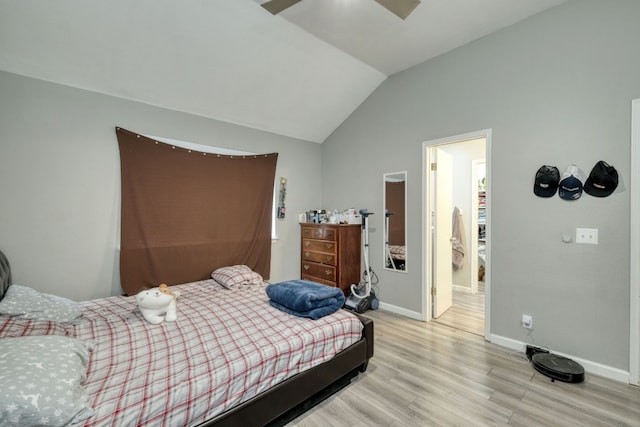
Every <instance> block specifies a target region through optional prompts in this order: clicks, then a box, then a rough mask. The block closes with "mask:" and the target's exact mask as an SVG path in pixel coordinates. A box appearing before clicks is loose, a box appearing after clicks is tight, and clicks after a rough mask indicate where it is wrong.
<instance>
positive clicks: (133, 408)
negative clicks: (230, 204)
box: [0, 252, 373, 427]
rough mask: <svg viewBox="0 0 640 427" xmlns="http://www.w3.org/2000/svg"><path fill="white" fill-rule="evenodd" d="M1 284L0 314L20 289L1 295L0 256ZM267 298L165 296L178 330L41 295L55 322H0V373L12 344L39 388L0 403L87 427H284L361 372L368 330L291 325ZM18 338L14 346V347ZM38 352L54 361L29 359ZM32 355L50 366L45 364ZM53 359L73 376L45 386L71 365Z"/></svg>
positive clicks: (342, 322)
mask: <svg viewBox="0 0 640 427" xmlns="http://www.w3.org/2000/svg"><path fill="white" fill-rule="evenodd" d="M0 279H1V280H2V281H1V282H0V285H1V286H0V297H2V296H5V294H6V296H7V297H6V298H4V299H3V300H2V301H0V305H2V304H4V305H7V304H8V303H9V302H10V301H9V302H8V300H9V299H10V298H9V295H15V294H16V293H17V291H16V290H18V289H22V288H23V287H22V286H20V285H16V284H14V285H12V286H11V287H10V286H9V285H11V270H10V268H9V263H8V261H7V259H6V258H5V257H4V255H3V254H2V253H1V252H0ZM265 286H266V285H265V284H263V283H260V284H242V285H239V286H236V287H234V288H232V289H228V288H226V287H223V286H221V285H220V283H218V282H216V281H215V280H213V279H210V280H203V281H198V282H193V283H188V284H182V285H176V286H172V287H171V288H172V289H174V290H178V291H179V292H180V297H179V298H178V301H177V302H178V319H177V320H176V321H175V322H164V323H161V324H159V325H152V324H150V323H148V322H146V321H145V320H144V319H143V318H142V316H141V314H140V312H139V311H138V310H137V309H136V304H135V296H130V297H126V296H114V297H109V298H100V299H96V300H91V301H85V302H80V303H73V302H69V301H66V300H64V299H61V298H59V297H54V296H50V295H46V294H38V295H39V296H40V297H45V298H54V301H55V303H56V304H62V308H61V309H60V310H58V311H57V312H55V313H54V315H55V316H61V317H60V318H56V320H41V319H37V318H25V317H24V316H7V315H0V373H1V372H2V366H3V365H2V363H3V360H5V359H7V358H11V357H13V356H12V355H11V351H10V350H12V349H13V347H14V344H15V343H20V344H21V345H25V346H26V347H24V348H22V349H21V351H23V352H25V351H26V354H27V355H28V356H23V357H19V356H18V359H16V360H17V361H16V362H15V363H16V364H20V363H24V364H26V371H27V372H31V374H34V376H35V375H36V374H38V377H37V378H29V379H28V380H27V381H26V383H29V382H34V383H37V382H38V381H40V380H46V381H47V383H46V384H44V385H38V386H32V387H31V389H30V391H20V392H19V393H18V392H14V393H13V395H12V396H10V395H9V393H8V392H7V393H3V390H8V389H9V388H8V387H7V386H6V384H4V385H3V384H0V398H1V399H3V400H5V399H9V398H14V399H17V400H19V402H18V403H19V404H25V405H29V404H35V406H39V409H42V410H44V409H45V408H48V407H50V406H51V407H52V408H53V411H58V412H61V411H62V410H63V409H66V408H65V405H66V404H67V403H68V402H74V405H75V406H73V405H72V406H71V408H70V409H69V411H70V412H69V413H70V414H71V415H68V414H67V415H66V416H67V419H66V420H67V422H68V423H70V424H72V425H83V426H87V427H89V426H107V425H158V426H183V425H184V426H238V425H242V426H262V425H282V424H285V423H286V422H288V421H290V420H291V419H293V418H295V417H296V416H297V415H299V414H300V413H302V412H304V411H305V410H307V409H308V408H310V407H311V406H313V405H314V404H316V403H317V402H319V401H321V400H322V399H324V398H326V397H327V396H328V395H330V394H332V393H334V392H336V391H337V390H339V389H341V388H342V387H344V386H346V385H348V384H349V382H350V380H351V379H352V378H354V377H355V376H357V375H358V374H359V373H360V372H364V371H365V370H366V368H367V364H368V361H369V358H370V357H372V356H373V322H372V321H371V320H368V319H366V318H363V317H359V316H357V315H356V314H353V313H351V312H348V311H345V310H338V311H337V312H336V313H334V314H331V315H329V316H325V317H322V318H321V319H318V320H311V319H305V318H301V317H297V316H292V315H290V314H287V313H284V312H282V311H280V310H277V309H275V308H273V307H271V306H270V305H269V303H268V297H267V296H266V293H265V291H264V289H265ZM29 292H31V291H29ZM34 292H37V291H34ZM12 298H13V296H12ZM56 298H58V299H56ZM48 301H50V300H48ZM47 304H48V303H47ZM65 304H66V305H65ZM56 307H57V306H56ZM67 309H68V310H69V311H71V315H69V314H68V313H67V312H66V311H65V310H67ZM73 309H75V310H78V309H79V310H80V314H79V315H78V313H77V312H75V313H74V312H73ZM61 313H62V314H61ZM65 315H66V316H67V318H64V316H65ZM18 337H21V338H23V339H20V340H15V339H12V338H18ZM61 343H63V344H61ZM9 344H11V345H9ZM29 346H32V347H29ZM35 346H39V347H35ZM46 346H51V348H55V351H52V352H49V350H42V351H40V350H38V351H33V350H29V349H34V348H38V349H45V348H48V347H46ZM18 350H20V349H18ZM16 351H17V350H16ZM38 352H40V353H42V354H43V355H44V354H46V355H47V356H46V357H45V358H44V360H43V358H40V359H38V357H37V356H38V355H37V354H35V353H38ZM58 352H61V353H64V352H67V354H66V356H65V355H61V357H71V356H72V358H73V360H74V361H75V365H77V366H76V368H77V369H76V371H77V372H75V373H73V375H71V376H69V377H65V376H64V375H65V374H64V373H63V374H61V375H62V377H63V378H58V377H55V381H52V380H51V379H50V378H47V377H48V376H49V375H54V373H55V375H57V374H58V372H57V370H58V367H59V366H61V365H64V366H65V369H66V366H67V365H72V363H66V362H63V363H62V364H61V363H60V362H59V361H57V359H56V357H58V354H57V353H58ZM7 354H8V355H9V356H8V357H5V356H6V355H7ZM16 354H20V353H16ZM3 355H4V356H3ZM49 355H51V357H50V356H49ZM65 360H67V359H65ZM47 363H51V364H52V366H53V368H51V369H47ZM38 369H43V371H42V372H47V375H46V376H43V375H40V373H39V372H40V371H38ZM27 375H30V374H29V373H27ZM1 376H2V375H0V377H1ZM0 381H4V380H3V379H2V378H0ZM20 381H21V383H25V380H24V379H22V380H20ZM52 382H53V383H56V384H58V385H56V387H59V386H70V387H71V389H70V390H66V389H65V390H55V393H54V394H55V395H56V396H58V395H62V394H64V393H67V395H68V396H69V398H68V399H65V401H64V402H63V403H60V402H58V401H54V403H53V404H48V401H47V399H46V395H47V390H48V388H47V387H49V386H50V384H51V383H52ZM8 410H9V411H11V406H9V409H8ZM2 411H4V412H2ZM12 416H13V418H11V417H12ZM55 416H56V414H55V413H54V414H52V415H51V417H55ZM11 419H13V420H14V421H18V420H19V418H18V417H17V416H15V415H12V414H11V412H7V405H3V406H2V407H0V420H4V421H0V425H5V424H6V425H12V424H11ZM3 423H4V424H3Z"/></svg>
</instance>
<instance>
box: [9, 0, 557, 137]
mask: <svg viewBox="0 0 640 427" xmlns="http://www.w3.org/2000/svg"><path fill="white" fill-rule="evenodd" d="M264 1H266V0H182V1H175V0H134V1H132V0H110V1H104V0H56V1H44V0H22V1H17V0H0V70H4V71H9V72H13V73H17V74H22V75H26V76H30V77H35V78H39V79H43V80H48V81H52V82H56V83H61V84H65V85H69V86H73V87H79V88H83V89H88V90H91V91H95V92H100V93H105V94H109V95H114V96H119V97H123V98H127V99H132V100H136V101H141V102H144V103H148V104H152V105H157V106H162V107H166V108H170V109H174V110H178V111H184V112H188V113H192V114H197V115H201V116H205V117H211V118H214V119H218V120H222V121H227V122H231V123H236V124H240V125H243V126H248V127H251V128H256V129H261V130H266V131H270V132H274V133H277V134H280V135H286V136H291V137H294V138H299V139H303V140H308V141H314V142H322V141H324V140H325V139H326V138H327V137H328V136H329V135H330V134H331V132H333V131H334V130H335V129H336V128H337V127H338V126H339V125H340V124H341V123H342V122H343V121H344V120H345V119H346V118H347V117H348V116H349V115H350V114H351V113H352V112H353V111H354V110H355V109H356V108H357V107H358V106H359V105H360V104H361V103H362V101H364V100H365V99H366V98H367V96H369V95H370V94H371V93H372V92H373V91H374V90H375V89H376V88H377V87H378V86H379V85H380V83H382V82H383V81H384V80H385V79H386V77H387V76H389V75H391V74H394V73H397V72H399V71H402V70H404V69H407V68H409V67H411V66H413V65H416V64H419V63H421V62H424V61H425V60H427V59H429V58H432V57H434V56H437V55H439V54H442V53H444V52H447V51H449V50H451V49H454V48H456V47H459V46H462V45H464V44H467V43H469V42H471V41H473V40H476V39H478V38H480V37H483V36H485V35H487V34H490V33H492V32H494V31H497V30H499V29H501V28H504V27H506V26H509V25H511V24H514V23H516V22H518V21H520V20H522V19H525V18H527V17H529V16H531V15H534V14H536V13H539V12H541V11H543V10H545V9H547V8H550V7H553V6H556V5H558V4H560V3H563V2H564V1H566V0H422V3H421V4H420V5H418V7H417V8H416V9H415V10H414V12H413V13H412V14H411V15H410V16H409V17H408V18H407V19H406V20H405V21H403V20H401V19H400V18H398V17H397V16H395V15H393V14H392V13H390V12H388V11H387V10H386V9H384V8H383V7H382V6H381V5H379V4H378V3H376V2H375V1H374V0H303V1H302V2H300V3H298V4H297V5H295V6H293V7H291V8H289V9H288V10H286V11H285V12H283V13H281V14H280V15H278V16H273V15H271V14H270V13H269V12H267V11H266V10H264V9H263V8H262V7H260V6H259V5H260V3H263V2H264Z"/></svg>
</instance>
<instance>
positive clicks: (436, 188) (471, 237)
mask: <svg viewBox="0 0 640 427" xmlns="http://www.w3.org/2000/svg"><path fill="white" fill-rule="evenodd" d="M490 137H491V133H490V131H489V130H485V131H481V132H476V133H470V134H465V135H458V136H454V137H450V138H444V139H439V140H434V141H428V142H425V143H424V146H423V148H424V153H425V156H424V162H425V163H424V168H425V173H424V176H425V207H424V209H425V212H424V217H425V228H424V229H425V236H424V242H425V254H426V256H427V258H426V262H425V263H424V265H425V272H424V278H425V280H424V284H423V286H424V293H425V295H426V298H425V304H424V307H425V310H426V311H427V316H426V319H427V320H434V321H436V322H439V323H442V324H446V325H448V326H451V327H454V328H456V329H460V330H464V331H467V332H471V333H474V334H477V335H481V336H485V337H488V336H489V330H488V329H489V327H488V325H489V323H488V318H489V316H488V311H489V305H488V304H487V301H488V299H489V276H490V275H489V224H488V218H489V216H488V212H489V209H490V208H489V197H488V196H489V195H488V193H489V185H490V177H489V171H490V163H489V160H490V156H489V153H490V150H489V149H490Z"/></svg>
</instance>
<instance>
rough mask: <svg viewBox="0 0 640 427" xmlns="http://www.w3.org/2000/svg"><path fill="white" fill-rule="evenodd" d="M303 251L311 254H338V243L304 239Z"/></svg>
mask: <svg viewBox="0 0 640 427" xmlns="http://www.w3.org/2000/svg"><path fill="white" fill-rule="evenodd" d="M302 251H303V253H304V252H306V251H311V252H327V253H330V254H335V253H336V243H335V242H325V241H323V240H309V239H304V240H303V241H302Z"/></svg>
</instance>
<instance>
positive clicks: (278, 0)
mask: <svg viewBox="0 0 640 427" xmlns="http://www.w3.org/2000/svg"><path fill="white" fill-rule="evenodd" d="M301 1H302V0H270V1H268V2H266V3H262V4H261V6H262V7H264V8H265V9H267V10H268V11H269V12H271V13H272V14H274V15H277V14H278V13H280V12H282V11H283V10H285V9H287V8H289V7H291V6H293V5H294V4H296V3H300V2H301ZM374 1H375V2H377V3H380V4H381V5H382V6H384V7H385V8H386V9H387V10H389V11H390V12H392V13H394V14H395V15H397V16H398V17H400V18H401V19H405V18H406V17H407V16H409V14H410V13H411V12H413V9H415V8H416V7H417V6H418V5H419V4H420V0H374Z"/></svg>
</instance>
